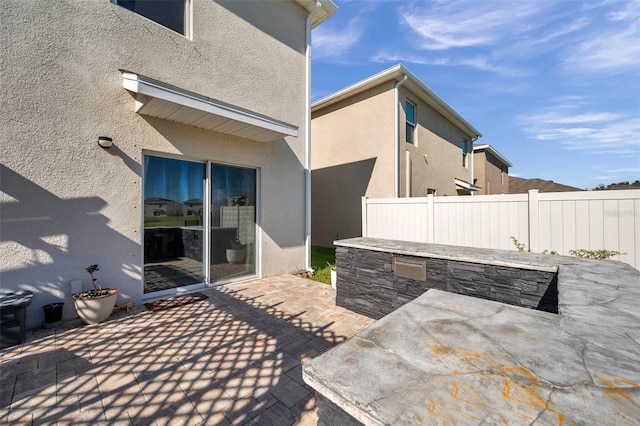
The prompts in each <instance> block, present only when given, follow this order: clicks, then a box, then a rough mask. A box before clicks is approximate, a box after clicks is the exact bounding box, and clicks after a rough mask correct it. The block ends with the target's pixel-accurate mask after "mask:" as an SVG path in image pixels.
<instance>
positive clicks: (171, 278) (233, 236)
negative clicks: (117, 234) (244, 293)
mask: <svg viewBox="0 0 640 426" xmlns="http://www.w3.org/2000/svg"><path fill="white" fill-rule="evenodd" d="M256 177H257V175H256V171H255V170H254V169H246V168H241V167H233V166H226V165H220V164H214V163H210V162H209V163H207V162H196V161H186V160H179V159H175V158H165V157H157V156H151V155H146V156H145V162H144V177H143V179H144V189H143V191H144V196H143V198H144V249H143V250H144V292H145V293H153V292H159V291H167V290H171V289H176V288H180V287H185V286H197V285H198V284H200V285H204V284H209V283H215V282H219V281H223V280H229V279H232V278H236V277H242V276H248V275H255V273H256V267H255V262H256V260H255V234H256V209H255V206H256ZM208 188H211V191H210V192H208Z"/></svg>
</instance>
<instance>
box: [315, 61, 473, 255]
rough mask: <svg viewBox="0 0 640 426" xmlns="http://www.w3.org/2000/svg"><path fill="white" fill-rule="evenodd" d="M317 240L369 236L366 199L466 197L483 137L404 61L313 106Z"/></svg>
mask: <svg viewBox="0 0 640 426" xmlns="http://www.w3.org/2000/svg"><path fill="white" fill-rule="evenodd" d="M311 129H312V135H313V137H312V139H313V143H312V149H311V169H312V191H311V193H312V194H313V197H312V241H313V244H314V245H319V246H325V247H329V246H331V245H332V244H333V241H334V240H335V239H339V238H348V237H354V236H359V235H361V228H362V218H361V197H362V196H366V197H371V198H386V197H424V196H426V195H427V194H435V195H462V194H470V192H471V191H477V190H479V189H480V188H478V187H477V186H476V185H474V184H473V179H472V177H473V155H472V153H473V148H472V147H473V141H475V140H476V139H477V138H479V137H480V136H481V135H480V133H479V132H478V131H477V130H476V129H474V128H473V126H471V125H470V124H469V123H467V122H466V121H465V120H464V119H463V118H462V117H461V116H460V115H459V114H458V113H457V112H455V111H454V110H453V109H452V108H451V107H450V106H449V105H447V104H446V103H445V102H444V101H443V100H442V99H440V98H439V97H438V96H437V95H436V94H435V93H434V92H433V91H432V90H431V89H429V88H428V87H427V86H426V85H425V84H424V83H423V82H422V81H420V79H418V77H416V76H415V75H414V74H413V73H411V72H410V71H409V70H408V69H407V68H405V67H404V66H403V65H401V64H399V65H396V66H394V67H392V68H389V69H387V70H385V71H382V72H380V73H378V74H376V75H373V76H371V77H369V78H367V79H365V80H363V81H360V82H358V83H355V84H354V85H352V86H349V87H347V88H345V89H343V90H340V91H338V92H336V93H334V94H332V95H329V96H327V97H325V98H323V99H320V100H318V101H316V102H314V103H313V105H312V107H311Z"/></svg>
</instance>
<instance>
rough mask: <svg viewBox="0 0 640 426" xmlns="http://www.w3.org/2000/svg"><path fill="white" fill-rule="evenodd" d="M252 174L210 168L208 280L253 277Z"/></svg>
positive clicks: (254, 218)
mask: <svg viewBox="0 0 640 426" xmlns="http://www.w3.org/2000/svg"><path fill="white" fill-rule="evenodd" d="M255 236H256V171H255V170H253V169H244V168H240V167H232V166H223V165H219V164H212V165H211V250H210V252H211V280H212V281H219V280H222V279H225V278H231V277H236V276H241V275H248V274H250V275H253V274H255V272H256V267H255Z"/></svg>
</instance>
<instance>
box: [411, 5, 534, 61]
mask: <svg viewBox="0 0 640 426" xmlns="http://www.w3.org/2000/svg"><path fill="white" fill-rule="evenodd" d="M545 8H546V5H545V2H491V1H483V2H437V3H431V4H430V5H429V6H427V7H425V8H422V9H418V8H415V7H413V8H402V9H401V11H400V16H401V20H402V21H403V22H404V23H405V24H406V25H408V26H409V28H410V29H411V30H413V31H414V32H416V33H417V34H418V35H420V36H421V37H422V42H421V46H422V47H423V48H424V49H429V50H444V49H450V48H456V47H473V46H489V45H493V44H496V43H498V42H501V41H505V40H506V39H508V38H509V37H510V36H513V35H514V34H515V33H518V32H520V31H521V30H522V29H523V28H525V27H526V25H527V24H526V23H527V22H531V20H532V17H533V16H535V15H537V14H540V13H542V11H543V10H544V9H545Z"/></svg>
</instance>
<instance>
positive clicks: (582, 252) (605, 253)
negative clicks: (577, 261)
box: [569, 249, 627, 259]
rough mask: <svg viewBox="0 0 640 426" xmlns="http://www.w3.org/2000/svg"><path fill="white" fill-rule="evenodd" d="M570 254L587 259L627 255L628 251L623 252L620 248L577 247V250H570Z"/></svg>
mask: <svg viewBox="0 0 640 426" xmlns="http://www.w3.org/2000/svg"><path fill="white" fill-rule="evenodd" d="M569 254H571V255H572V256H576V257H583V258H585V259H609V258H611V257H613V256H620V255H625V254H627V253H622V252H619V251H618V250H607V249H599V250H586V249H577V250H569Z"/></svg>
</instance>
